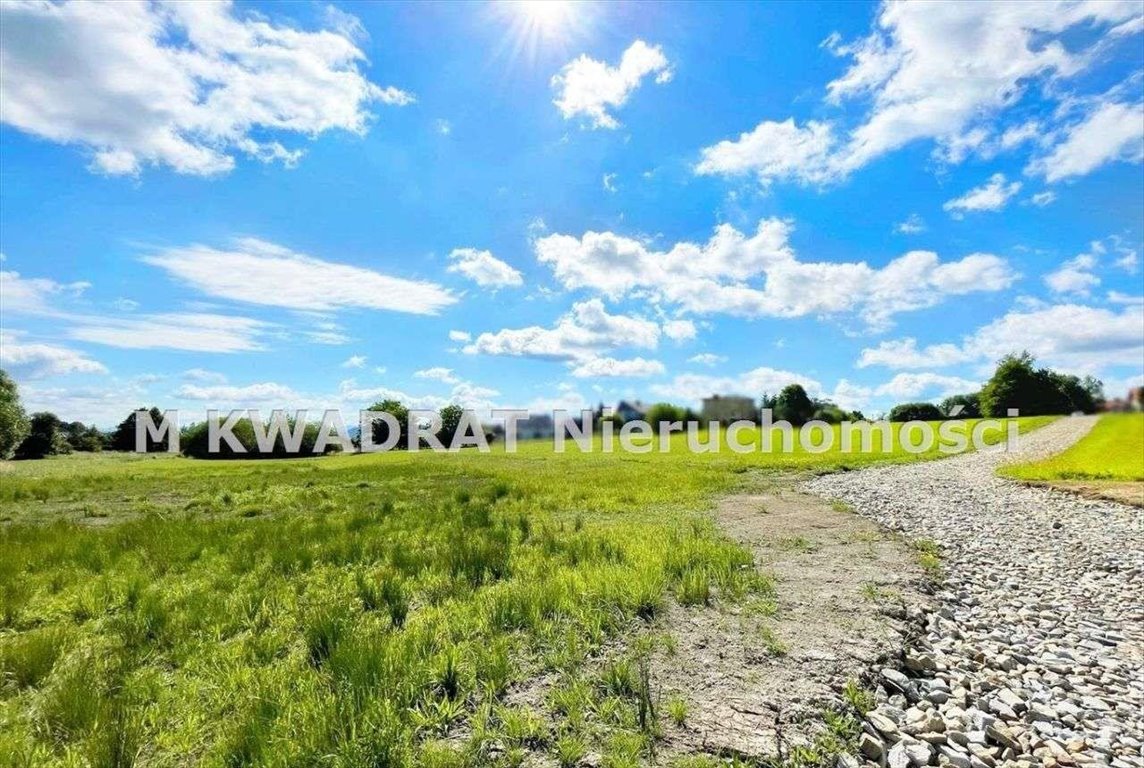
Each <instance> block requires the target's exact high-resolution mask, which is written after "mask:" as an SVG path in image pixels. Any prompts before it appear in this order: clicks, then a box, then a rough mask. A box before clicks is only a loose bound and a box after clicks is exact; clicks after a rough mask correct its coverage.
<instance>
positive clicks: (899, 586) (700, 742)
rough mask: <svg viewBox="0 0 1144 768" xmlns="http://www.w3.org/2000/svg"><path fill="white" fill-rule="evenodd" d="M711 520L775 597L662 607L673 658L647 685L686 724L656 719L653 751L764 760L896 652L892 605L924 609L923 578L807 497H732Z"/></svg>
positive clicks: (898, 610) (897, 619) (899, 612)
mask: <svg viewBox="0 0 1144 768" xmlns="http://www.w3.org/2000/svg"><path fill="white" fill-rule="evenodd" d="M716 517H717V520H718V522H719V524H720V525H721V526H722V527H723V529H724V530H725V531H726V532H727V533H728V535H730V536H731V537H733V538H735V539H736V540H738V541H739V542H741V543H743V544H744V545H746V546H748V547H750V548H751V550H752V551H753V552H754V554H755V560H756V563H757V565H758V567H759V568H760V569H761V570H763V571H764V572H765V573H768V574H770V575H771V576H772V577H773V578H774V579H775V582H776V584H775V587H776V592H777V594H776V597H775V599H774V600H773V603H772V604H770V605H765V604H764V605H747V606H736V607H728V608H725V609H719V608H708V609H702V610H696V609H694V608H684V607H681V606H678V605H673V606H672V607H671V609H670V610H669V612H668V615H667V616H666V620H665V621H664V626H665V628H666V629H668V631H670V633H671V635H672V636H673V637H674V639H675V644H674V645H675V647H674V652H673V653H670V654H666V655H663V656H660V657H657V658H656V660H655V667H654V669H653V675H652V679H653V680H654V681H655V683H656V687H657V689H658V692H659V694H660V696H661V697H662V698H663V699H667V698H669V697H672V696H680V697H682V698H683V699H684V700H685V701H686V702H687V707H688V715H687V718H686V720H685V722H684V723H683V724H682V725H674V724H672V723H671V722H664V731H665V733H664V737H665V739H664V743H663V749H664V751H665V752H667V753H676V754H679V753H693V752H708V753H716V754H735V755H746V756H773V755H774V754H776V752H777V751H778V746H779V738H780V731H781V738H782V739H783V741H784V742H787V743H790V744H797V743H807V742H809V741H810V740H812V739H813V737H814V736H815V735H816V734H817V733H818V732H819V730H820V729H821V727H822V725H821V723H822V717H821V715H822V711H823V709H824V708H825V707H826V706H828V705H830V704H832V703H836V702H838V701H839V700H840V690H841V688H842V686H844V685H845V684H846V682H847V681H848V680H858V679H861V678H862V677H863V676H864V675H865V674H866V673H868V672H869V670H870V669H871V668H873V667H875V666H877V665H879V664H880V662H882V661H884V660H889V659H890V658H891V657H893V656H894V655H896V654H897V652H898V649H899V648H900V647H901V646H902V644H903V640H902V637H903V635H904V634H905V633H906V632H907V622H906V610H905V608H904V603H903V601H904V602H905V603H908V604H909V605H918V604H920V603H922V602H924V601H925V599H926V598H925V596H924V595H922V593H921V587H922V585H923V584H924V582H925V577H924V574H923V572H922V569H921V568H920V566H919V565H918V564H917V562H916V561H915V558H914V555H913V553H912V551H911V550H910V548H909V547H907V546H905V544H904V543H903V542H902V541H901V540H900V539H899V538H898V537H896V536H895V535H894V534H891V533H888V532H885V531H882V530H880V529H879V528H878V527H877V526H876V525H874V524H873V523H871V522H869V521H868V520H865V519H863V518H861V517H859V516H858V515H855V514H853V513H852V512H850V511H848V510H846V509H845V508H843V507H840V506H837V505H835V506H832V505H831V504H830V503H829V502H825V501H823V500H822V499H819V498H817V497H814V496H808V495H806V494H802V493H797V492H795V491H791V490H780V489H776V490H773V491H770V492H768V493H763V494H755V495H738V496H733V497H729V498H726V499H724V500H723V501H722V502H721V503H720V504H719V506H718V509H717V512H716ZM776 724H778V726H777V727H776Z"/></svg>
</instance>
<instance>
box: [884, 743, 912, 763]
mask: <svg viewBox="0 0 1144 768" xmlns="http://www.w3.org/2000/svg"><path fill="white" fill-rule="evenodd" d="M886 765H888V766H889V768H909V767H910V755H909V753H908V752H907V751H906V745H905V744H904V743H903V742H900V741H899V742H898V743H897V744H895V745H894V746H892V747H890V754H889V755H887V756H886Z"/></svg>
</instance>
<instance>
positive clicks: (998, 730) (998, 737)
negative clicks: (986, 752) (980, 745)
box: [985, 723, 1021, 751]
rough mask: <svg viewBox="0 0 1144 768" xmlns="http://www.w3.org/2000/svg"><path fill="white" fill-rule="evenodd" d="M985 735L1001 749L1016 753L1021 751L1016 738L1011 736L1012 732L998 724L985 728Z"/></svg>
mask: <svg viewBox="0 0 1144 768" xmlns="http://www.w3.org/2000/svg"><path fill="white" fill-rule="evenodd" d="M985 735H986V736H988V737H989V738H991V739H993V740H994V741H995V742H997V743H998V744H1000V745H1001V746H1003V747H1008V748H1009V749H1013V750H1018V751H1019V750H1020V749H1021V744H1020V742H1018V741H1017V737H1016V736H1014V735H1013V732H1012V731H1010V730H1009V729H1008V728H1006V727H1005V726H1003V725H1001V724H1000V723H993V724H992V725H990V726H989V727H988V728H986V729H985Z"/></svg>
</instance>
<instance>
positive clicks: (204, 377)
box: [183, 368, 226, 384]
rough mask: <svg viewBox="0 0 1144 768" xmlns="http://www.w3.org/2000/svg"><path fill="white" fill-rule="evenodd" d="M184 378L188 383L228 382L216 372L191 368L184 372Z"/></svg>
mask: <svg viewBox="0 0 1144 768" xmlns="http://www.w3.org/2000/svg"><path fill="white" fill-rule="evenodd" d="M183 378H184V379H187V380H188V381H200V382H203V383H205V384H222V383H223V382H225V381H226V376H224V375H222V374H221V373H218V372H216V371H208V370H205V369H203V368H191V369H188V370H186V371H183Z"/></svg>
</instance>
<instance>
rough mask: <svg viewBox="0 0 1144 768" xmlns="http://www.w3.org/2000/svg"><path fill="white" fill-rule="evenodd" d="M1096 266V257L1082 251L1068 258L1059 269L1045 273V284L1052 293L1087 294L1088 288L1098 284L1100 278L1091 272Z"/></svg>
mask: <svg viewBox="0 0 1144 768" xmlns="http://www.w3.org/2000/svg"><path fill="white" fill-rule="evenodd" d="M1095 267H1096V257H1095V256H1093V255H1092V254H1089V253H1082V254H1081V255H1079V256H1077V257H1076V258H1074V259H1069V260H1068V261H1066V262H1065V263H1064V264H1062V265H1061V266H1060V268H1059V269H1057V270H1055V271H1053V272H1050V273H1049V274H1047V275H1045V285H1047V286H1049V288H1050V289H1052V291H1053V293H1075V294H1080V295H1087V294H1088V293H1089V289H1091V288H1095V287H1096V286H1098V285H1100V278H1099V277H1097V276H1096V275H1094V274H1093V273H1092V270H1093V269H1094V268H1095Z"/></svg>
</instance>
